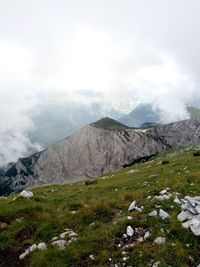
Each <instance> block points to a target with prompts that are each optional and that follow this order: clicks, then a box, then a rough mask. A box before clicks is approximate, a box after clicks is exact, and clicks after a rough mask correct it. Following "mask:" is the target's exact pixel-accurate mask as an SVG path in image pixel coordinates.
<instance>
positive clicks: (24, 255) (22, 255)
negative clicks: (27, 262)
mask: <svg viewBox="0 0 200 267" xmlns="http://www.w3.org/2000/svg"><path fill="white" fill-rule="evenodd" d="M27 255H28V254H27V253H26V252H24V253H22V254H21V255H20V256H19V259H20V260H23V259H24V258H25V257H26V256H27Z"/></svg>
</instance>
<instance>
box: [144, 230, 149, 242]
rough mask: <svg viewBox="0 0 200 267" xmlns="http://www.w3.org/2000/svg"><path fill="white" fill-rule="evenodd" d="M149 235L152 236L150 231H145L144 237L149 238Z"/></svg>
mask: <svg viewBox="0 0 200 267" xmlns="http://www.w3.org/2000/svg"><path fill="white" fill-rule="evenodd" d="M149 237H150V232H149V231H147V232H146V233H145V235H144V239H145V240H146V239H148V238H149Z"/></svg>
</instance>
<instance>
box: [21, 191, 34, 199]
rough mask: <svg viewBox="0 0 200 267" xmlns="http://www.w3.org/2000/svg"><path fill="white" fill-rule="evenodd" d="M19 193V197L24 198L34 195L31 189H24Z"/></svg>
mask: <svg viewBox="0 0 200 267" xmlns="http://www.w3.org/2000/svg"><path fill="white" fill-rule="evenodd" d="M19 195H20V197H24V198H31V197H33V196H34V195H33V193H32V192H31V191H26V190H23V191H22V192H21V193H20V194H19Z"/></svg>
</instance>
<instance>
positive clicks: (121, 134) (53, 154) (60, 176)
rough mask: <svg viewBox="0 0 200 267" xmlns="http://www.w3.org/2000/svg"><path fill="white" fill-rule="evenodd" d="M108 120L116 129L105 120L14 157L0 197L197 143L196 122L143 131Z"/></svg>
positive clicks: (0, 186) (91, 174) (0, 179)
mask: <svg viewBox="0 0 200 267" xmlns="http://www.w3.org/2000/svg"><path fill="white" fill-rule="evenodd" d="M109 121H110V122H112V125H113V124H115V125H118V126H119V125H120V127H121V124H117V122H115V121H113V120H110V119H108V118H105V119H103V120H100V121H98V122H96V123H92V124H90V125H87V126H85V127H84V128H82V129H81V130H79V131H78V132H76V133H75V134H73V135H71V136H69V137H67V138H66V139H64V140H62V141H61V142H58V143H57V144H55V145H53V146H50V147H49V148H48V149H46V150H44V151H41V152H39V153H37V154H34V155H32V156H30V157H28V158H21V159H19V160H18V161H17V163H15V164H12V165H11V167H10V168H8V169H7V170H5V171H4V173H3V174H2V175H1V177H0V194H1V195H2V194H6V193H10V192H13V191H19V190H22V189H23V188H26V187H30V186H31V187H32V186H38V185H43V184H49V183H70V182H75V181H80V180H84V179H86V178H90V177H95V176H97V175H101V174H104V173H108V172H111V171H115V170H117V169H120V168H122V167H125V166H129V165H132V164H134V163H135V162H137V161H139V160H141V159H143V158H147V157H151V156H152V155H155V154H157V153H159V152H161V151H163V150H165V149H167V148H171V147H182V146H185V145H189V144H197V143H199V142H200V119H190V120H185V121H179V122H175V123H171V124H167V125H160V126H158V127H155V128H151V129H146V130H142V129H140V130H134V129H131V128H127V129H123V130H119V129H117V130H110V129H109V128H110V127H109V125H108V122H109ZM102 125H103V127H102ZM105 125H106V128H105ZM97 126H98V127H97ZM123 127H124V126H123ZM111 128H112V127H111Z"/></svg>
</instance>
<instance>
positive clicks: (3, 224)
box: [0, 222, 8, 230]
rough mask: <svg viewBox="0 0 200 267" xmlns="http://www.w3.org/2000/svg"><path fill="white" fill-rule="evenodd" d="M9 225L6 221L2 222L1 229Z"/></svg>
mask: <svg viewBox="0 0 200 267" xmlns="http://www.w3.org/2000/svg"><path fill="white" fill-rule="evenodd" d="M7 227H8V224H7V223H5V222H2V223H1V222H0V229H1V230H3V229H6V228H7Z"/></svg>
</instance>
